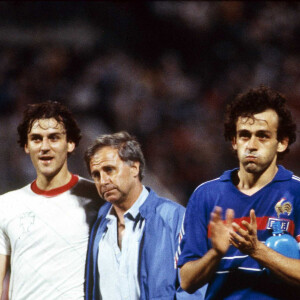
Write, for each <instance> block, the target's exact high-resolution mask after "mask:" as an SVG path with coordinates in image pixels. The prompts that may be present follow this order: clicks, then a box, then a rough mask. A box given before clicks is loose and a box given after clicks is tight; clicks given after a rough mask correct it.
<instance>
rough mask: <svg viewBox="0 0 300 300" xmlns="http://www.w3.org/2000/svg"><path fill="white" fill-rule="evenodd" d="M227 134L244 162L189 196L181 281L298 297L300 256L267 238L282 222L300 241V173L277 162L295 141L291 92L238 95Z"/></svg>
mask: <svg viewBox="0 0 300 300" xmlns="http://www.w3.org/2000/svg"><path fill="white" fill-rule="evenodd" d="M225 138H226V140H230V141H231V143H232V147H233V149H234V151H235V152H236V154H237V157H238V160H239V168H237V169H234V170H231V171H226V172H225V173H223V175H222V176H221V177H219V178H217V179H215V180H212V181H209V182H206V183H204V184H202V185H200V186H199V187H198V188H196V190H195V191H194V193H193V195H192V196H191V198H190V200H189V203H188V206H187V211H186V216H185V220H184V226H183V229H182V234H183V238H182V240H181V243H180V247H179V250H178V255H179V260H178V266H179V267H180V268H181V269H180V275H181V280H182V282H181V286H182V288H183V289H184V290H186V291H188V292H191V293H192V292H193V291H195V290H196V289H198V288H199V287H201V286H203V285H204V284H206V283H208V289H207V292H206V299H218V300H219V299H235V300H236V299H243V300H244V299H260V300H262V299H299V297H300V296H299V295H300V293H299V286H300V260H298V259H292V258H288V257H286V256H283V255H281V254H279V253H278V252H275V251H274V250H272V249H270V248H268V247H267V246H266V245H265V244H264V242H265V241H266V239H267V238H268V237H270V236H271V235H272V224H273V223H274V221H276V220H278V221H279V222H280V223H281V228H282V229H283V230H285V231H286V232H289V233H290V234H291V235H293V236H294V237H295V238H296V240H297V241H298V243H299V242H300V179H299V178H298V177H296V176H294V175H293V173H292V172H290V171H288V170H286V169H285V168H284V167H282V166H280V165H277V160H278V158H282V156H283V155H284V154H285V153H286V152H288V150H289V146H290V145H291V144H292V143H293V142H294V141H295V140H296V125H295V123H294V122H293V120H292V117H291V114H290V112H289V111H288V110H287V108H286V106H285V98H284V97H283V96H282V95H280V94H279V93H277V92H275V91H273V90H271V89H269V88H267V87H263V86H260V87H259V88H257V89H251V90H249V91H247V92H246V93H244V94H240V95H238V96H237V97H236V99H235V100H234V101H233V102H232V104H230V105H229V106H228V109H227V115H226V121H225ZM223 220H224V221H223Z"/></svg>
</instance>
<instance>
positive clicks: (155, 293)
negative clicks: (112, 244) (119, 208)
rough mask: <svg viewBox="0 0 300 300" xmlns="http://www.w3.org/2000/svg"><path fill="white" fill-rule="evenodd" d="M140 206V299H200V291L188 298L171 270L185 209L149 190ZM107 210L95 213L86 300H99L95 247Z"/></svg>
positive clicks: (96, 247) (102, 229)
mask: <svg viewBox="0 0 300 300" xmlns="http://www.w3.org/2000/svg"><path fill="white" fill-rule="evenodd" d="M147 189H148V190H149V191H150V193H149V195H148V197H147V199H146V201H145V202H144V204H143V205H142V206H141V207H140V213H141V216H142V217H143V218H144V219H145V226H144V231H143V236H142V239H141V244H140V251H139V258H138V259H139V270H138V274H139V282H140V291H141V297H140V299H141V300H150V299H153V300H154V299H155V300H173V299H189V300H191V299H197V300H201V299H204V296H203V292H202V290H198V291H197V292H196V293H195V294H193V295H189V294H187V293H186V292H184V291H183V290H182V289H181V288H180V285H179V277H178V270H176V269H175V268H174V255H175V252H176V250H177V246H178V236H179V231H180V228H181V224H182V219H183V215H184V212H185V209H184V207H183V206H181V205H179V204H177V203H175V202H172V201H170V200H168V199H165V198H161V197H159V196H158V195H157V194H156V193H155V192H154V191H153V190H151V189H149V188H147ZM110 208H111V204H110V203H105V204H104V205H103V206H102V207H101V208H100V210H99V213H98V218H97V221H96V222H95V224H94V226H93V229H92V232H91V235H90V240H89V248H88V257H87V270H86V291H85V292H86V296H85V299H86V300H99V299H100V295H99V277H98V267H97V257H98V245H99V241H100V239H101V237H102V235H103V233H104V232H105V230H106V226H107V223H108V221H107V220H106V218H105V217H106V215H107V213H108V211H109V209H110Z"/></svg>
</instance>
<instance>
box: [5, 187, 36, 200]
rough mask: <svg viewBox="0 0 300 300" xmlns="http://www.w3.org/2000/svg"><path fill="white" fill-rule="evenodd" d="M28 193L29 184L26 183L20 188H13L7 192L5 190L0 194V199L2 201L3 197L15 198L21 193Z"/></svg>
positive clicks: (29, 190) (29, 191)
mask: <svg viewBox="0 0 300 300" xmlns="http://www.w3.org/2000/svg"><path fill="white" fill-rule="evenodd" d="M30 193H31V189H30V184H27V185H25V186H24V187H22V188H19V189H16V190H13V191H9V192H6V193H4V194H2V195H0V201H4V200H5V199H10V200H12V199H17V198H19V196H21V195H23V196H24V195H27V194H30Z"/></svg>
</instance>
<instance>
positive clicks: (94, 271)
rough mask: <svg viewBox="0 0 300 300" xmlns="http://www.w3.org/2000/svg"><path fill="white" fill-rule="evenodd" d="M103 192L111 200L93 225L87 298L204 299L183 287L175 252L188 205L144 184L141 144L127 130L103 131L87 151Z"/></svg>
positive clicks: (89, 252)
mask: <svg viewBox="0 0 300 300" xmlns="http://www.w3.org/2000/svg"><path fill="white" fill-rule="evenodd" d="M85 159H86V163H87V166H88V169H89V171H90V174H91V176H92V178H93V179H94V182H95V185H96V187H97V190H98V193H99V195H100V197H101V198H103V199H105V200H106V201H107V203H106V204H104V205H103V206H102V208H101V209H100V210H99V214H98V219H97V221H96V223H95V224H94V226H93V229H92V232H91V235H90V241H89V250H88V258H87V272H86V299H87V300H98V299H102V300H111V299H114V300H118V299H120V300H125V299H126V300H127V299H128V300H138V299H142V300H146V299H161V300H167V299H168V300H171V299H203V298H204V297H203V296H204V290H205V288H204V289H202V290H198V291H197V292H196V293H194V294H192V295H190V294H187V293H186V292H184V291H183V290H182V289H181V288H180V284H179V277H178V271H177V270H176V268H175V267H174V254H175V252H176V250H177V247H178V237H179V232H180V228H181V224H182V219H183V215H184V211H185V209H184V207H182V206H181V205H179V204H177V203H175V202H172V201H170V200H168V199H165V198H161V197H159V196H158V195H157V194H156V193H155V192H154V191H153V190H151V189H150V188H147V187H145V186H144V185H143V184H142V183H141V181H142V178H143V173H144V167H145V160H144V156H143V153H142V151H141V148H140V144H139V143H138V142H137V141H136V140H135V138H134V137H132V136H131V135H129V134H128V133H127V132H119V133H115V134H111V135H102V136H100V137H99V138H98V139H96V141H95V142H94V144H93V145H92V146H90V147H89V149H88V150H87V152H86V156H85Z"/></svg>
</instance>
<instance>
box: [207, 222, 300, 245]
mask: <svg viewBox="0 0 300 300" xmlns="http://www.w3.org/2000/svg"><path fill="white" fill-rule="evenodd" d="M269 218H274V217H266V216H264V217H256V223H257V230H265V229H267V224H268V220H269ZM282 220H285V221H288V222H289V227H288V232H289V233H290V234H291V235H292V236H293V235H294V231H295V223H294V221H293V220H290V219H282ZM242 221H246V222H248V223H250V217H242V218H237V219H234V220H233V222H235V223H237V224H238V225H239V226H241V227H242V228H243V229H245V230H246V228H245V226H243V225H242ZM223 222H224V223H225V221H223ZM207 234H208V238H210V235H211V234H210V225H208V233H207ZM299 242H300V236H299Z"/></svg>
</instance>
